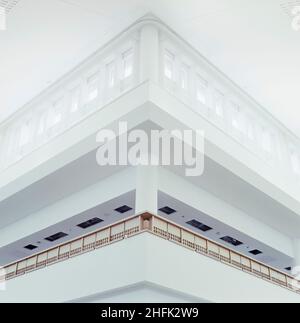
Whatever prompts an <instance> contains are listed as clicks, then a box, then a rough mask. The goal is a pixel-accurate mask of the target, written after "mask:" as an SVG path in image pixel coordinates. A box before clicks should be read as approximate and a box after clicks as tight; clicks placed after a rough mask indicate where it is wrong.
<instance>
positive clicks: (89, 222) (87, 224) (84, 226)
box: [77, 218, 103, 229]
mask: <svg viewBox="0 0 300 323" xmlns="http://www.w3.org/2000/svg"><path fill="white" fill-rule="evenodd" d="M101 222H103V220H102V219H99V218H93V219H90V220H87V221H85V222H82V223H80V224H78V225H77V226H78V227H80V228H81V229H87V228H89V227H92V226H93V225H96V224H98V223H101Z"/></svg>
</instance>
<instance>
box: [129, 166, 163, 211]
mask: <svg viewBox="0 0 300 323" xmlns="http://www.w3.org/2000/svg"><path fill="white" fill-rule="evenodd" d="M157 173H158V167H157V166H137V168H136V196H135V212H136V213H144V212H149V213H153V214H156V213H157V193H158V176H157Z"/></svg>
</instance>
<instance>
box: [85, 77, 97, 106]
mask: <svg viewBox="0 0 300 323" xmlns="http://www.w3.org/2000/svg"><path fill="white" fill-rule="evenodd" d="M87 87H88V94H87V96H88V101H93V100H95V99H96V98H97V97H98V94H99V93H98V91H99V90H98V75H97V74H94V75H92V76H91V77H89V78H88V79H87Z"/></svg>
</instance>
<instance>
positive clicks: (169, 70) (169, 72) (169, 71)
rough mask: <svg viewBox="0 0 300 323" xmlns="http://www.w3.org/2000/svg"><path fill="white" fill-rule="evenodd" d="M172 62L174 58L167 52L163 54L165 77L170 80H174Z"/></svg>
mask: <svg viewBox="0 0 300 323" xmlns="http://www.w3.org/2000/svg"><path fill="white" fill-rule="evenodd" d="M174 60H175V56H174V55H173V54H172V53H170V52H169V51H166V52H165V57H164V62H165V70H164V73H165V76H166V77H167V78H168V79H170V80H172V79H173V78H174Z"/></svg>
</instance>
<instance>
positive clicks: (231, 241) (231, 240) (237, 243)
mask: <svg viewBox="0 0 300 323" xmlns="http://www.w3.org/2000/svg"><path fill="white" fill-rule="evenodd" d="M221 240H223V241H225V242H227V243H229V244H231V245H233V246H235V247H238V246H240V245H242V244H243V242H241V241H239V240H236V239H234V238H232V237H229V236H226V237H223V238H221Z"/></svg>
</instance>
